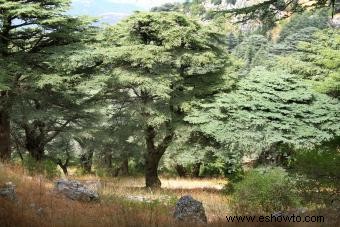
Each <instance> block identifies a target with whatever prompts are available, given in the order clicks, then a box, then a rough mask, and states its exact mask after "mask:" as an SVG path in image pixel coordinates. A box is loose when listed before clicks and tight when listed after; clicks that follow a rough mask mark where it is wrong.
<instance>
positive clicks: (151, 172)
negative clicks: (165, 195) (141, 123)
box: [145, 126, 163, 188]
mask: <svg viewBox="0 0 340 227" xmlns="http://www.w3.org/2000/svg"><path fill="white" fill-rule="evenodd" d="M155 137H156V130H155V128H154V127H152V126H148V127H147V128H146V129H145V142H146V157H145V186H146V187H147V188H160V187H161V185H162V184H161V180H160V179H159V177H158V164H159V160H160V159H161V157H162V155H163V154H161V153H160V152H159V151H158V150H157V148H156V146H155Z"/></svg>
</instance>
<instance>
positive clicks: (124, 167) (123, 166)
mask: <svg viewBox="0 0 340 227" xmlns="http://www.w3.org/2000/svg"><path fill="white" fill-rule="evenodd" d="M119 169H120V174H121V175H122V176H128V175H129V159H128V158H125V159H124V160H123V162H122V164H121V166H120V168H119Z"/></svg>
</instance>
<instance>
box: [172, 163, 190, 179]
mask: <svg viewBox="0 0 340 227" xmlns="http://www.w3.org/2000/svg"><path fill="white" fill-rule="evenodd" d="M175 169H176V172H177V174H178V176H180V177H185V176H186V175H187V171H186V169H185V168H184V166H182V165H179V164H177V165H176V166H175Z"/></svg>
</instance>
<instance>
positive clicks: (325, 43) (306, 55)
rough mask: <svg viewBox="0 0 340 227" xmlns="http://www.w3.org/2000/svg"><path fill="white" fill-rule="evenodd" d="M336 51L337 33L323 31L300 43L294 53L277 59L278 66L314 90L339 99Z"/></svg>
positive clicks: (339, 53)
mask: <svg viewBox="0 0 340 227" xmlns="http://www.w3.org/2000/svg"><path fill="white" fill-rule="evenodd" d="M339 50H340V32H339V30H337V29H325V30H321V31H318V32H316V33H314V34H313V36H312V39H311V40H305V41H304V42H300V43H299V45H297V50H296V52H294V53H292V54H291V55H289V56H282V57H280V58H279V63H280V64H279V65H280V67H282V68H285V69H286V70H288V71H289V72H291V73H294V74H297V75H301V77H302V78H304V79H308V80H310V81H311V82H312V83H313V85H314V87H315V89H316V90H317V91H320V92H322V93H326V94H328V95H331V96H333V97H339V93H340V82H339V81H340V76H339V75H340V61H339V59H340V51H339Z"/></svg>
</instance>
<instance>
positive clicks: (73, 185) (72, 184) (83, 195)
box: [55, 179, 99, 202]
mask: <svg viewBox="0 0 340 227" xmlns="http://www.w3.org/2000/svg"><path fill="white" fill-rule="evenodd" d="M55 189H56V190H57V191H58V192H60V193H62V194H64V195H65V196H66V197H68V198H70V199H72V200H77V201H83V202H90V201H98V200H99V195H98V193H97V192H96V191H94V190H91V189H89V188H88V187H86V186H85V185H83V184H81V183H80V182H79V181H75V180H63V179H61V180H58V181H56V184H55Z"/></svg>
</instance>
